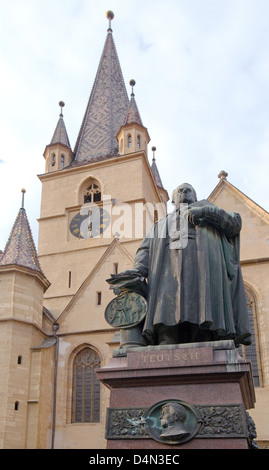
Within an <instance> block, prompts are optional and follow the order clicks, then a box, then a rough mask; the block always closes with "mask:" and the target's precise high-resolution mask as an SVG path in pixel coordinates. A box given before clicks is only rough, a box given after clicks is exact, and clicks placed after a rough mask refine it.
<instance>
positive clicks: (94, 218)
mask: <svg viewBox="0 0 269 470" xmlns="http://www.w3.org/2000/svg"><path fill="white" fill-rule="evenodd" d="M109 223H110V216H109V213H108V212H107V211H106V210H104V209H102V208H99V207H94V208H92V209H91V208H90V209H89V211H88V213H87V214H81V213H80V212H78V213H77V214H76V215H75V216H74V217H73V218H72V220H71V222H70V224H69V230H70V232H71V233H72V235H74V236H75V237H77V238H94V237H98V236H100V235H101V234H102V233H103V232H104V231H105V230H106V229H107V227H108V226H109Z"/></svg>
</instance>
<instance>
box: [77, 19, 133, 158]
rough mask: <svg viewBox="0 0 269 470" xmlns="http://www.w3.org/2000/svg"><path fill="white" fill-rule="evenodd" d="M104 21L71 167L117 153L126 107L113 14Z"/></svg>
mask: <svg viewBox="0 0 269 470" xmlns="http://www.w3.org/2000/svg"><path fill="white" fill-rule="evenodd" d="M107 18H108V20H109V28H108V30H107V37H106V41H105V45H104V49H103V53H102V56H101V60H100V63H99V67H98V70H97V74H96V78H95V81H94V85H93V88H92V91H91V95H90V98H89V101H88V105H87V108H86V112H85V115H84V119H83V122H82V125H81V128H80V132H79V135H78V138H77V142H76V145H75V149H74V154H75V159H74V162H73V163H74V164H75V163H79V164H83V163H86V162H90V161H91V160H92V159H95V158H97V157H108V156H113V155H115V154H117V153H118V143H117V139H116V134H117V132H118V130H119V129H120V127H121V126H122V124H123V122H124V118H125V116H126V113H127V110H128V106H129V99H128V95H127V91H126V88H125V83H124V80H123V75H122V71H121V67H120V62H119V59H118V55H117V51H116V47H115V43H114V39H113V35H112V29H111V20H112V19H113V18H114V14H113V12H111V11H109V12H107Z"/></svg>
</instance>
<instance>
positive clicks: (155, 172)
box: [151, 158, 163, 189]
mask: <svg viewBox="0 0 269 470" xmlns="http://www.w3.org/2000/svg"><path fill="white" fill-rule="evenodd" d="M151 171H152V174H153V178H154V180H155V183H156V185H157V186H158V188H162V189H163V184H162V180H161V177H160V173H159V170H158V168H157V165H156V161H155V158H153V159H152V164H151Z"/></svg>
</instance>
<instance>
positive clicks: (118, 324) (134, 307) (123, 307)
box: [105, 292, 147, 329]
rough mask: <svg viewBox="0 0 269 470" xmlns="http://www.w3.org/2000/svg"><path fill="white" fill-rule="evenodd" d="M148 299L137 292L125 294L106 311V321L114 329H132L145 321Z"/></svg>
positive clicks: (110, 304) (118, 297) (117, 298)
mask: <svg viewBox="0 0 269 470" xmlns="http://www.w3.org/2000/svg"><path fill="white" fill-rule="evenodd" d="M146 313H147V301H146V299H145V298H144V297H143V296H142V295H140V294H137V293H135V292H123V293H121V294H119V295H118V296H117V297H116V298H115V299H113V300H111V302H109V304H108V305H107V307H106V310H105V319H106V321H107V323H108V324H109V325H110V326H113V327H114V328H123V329H124V328H132V327H133V326H136V325H138V324H139V323H140V322H141V321H142V320H144V318H145V316H146Z"/></svg>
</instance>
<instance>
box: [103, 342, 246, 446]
mask: <svg viewBox="0 0 269 470" xmlns="http://www.w3.org/2000/svg"><path fill="white" fill-rule="evenodd" d="M98 378H99V380H100V381H101V382H102V383H103V384H105V385H106V386H107V387H108V388H110V390H111V395H110V406H109V408H108V410H107V423H106V439H107V448H108V449H168V450H169V449H178V448H181V449H248V447H249V445H248V441H249V432H248V426H247V414H246V410H247V409H250V408H253V407H254V403H255V392H254V386H253V380H252V374H251V365H250V363H249V362H247V361H245V360H244V359H242V358H241V357H240V355H239V354H238V352H237V349H236V348H235V347H234V343H233V341H218V342H208V343H190V344H181V345H173V346H147V347H139V348H133V349H128V350H124V349H122V350H121V349H120V350H117V351H115V352H114V357H113V358H112V359H111V360H110V362H109V363H108V365H107V366H106V367H104V368H102V369H99V371H98ZM171 403H172V405H173V404H175V403H177V405H179V409H181V410H182V413H181V414H180V413H179V415H180V416H179V418H178V417H177V419H179V421H180V426H181V431H180V433H178V432H177V433H175V432H174V431H173V433H172V437H167V431H168V429H174V427H172V428H171V427H169V426H168V425H167V422H168V421H169V420H168V421H167V419H166V418H167V416H166V415H165V416H164V414H163V413H164V412H163V411H162V410H163V406H164V405H167V404H170V405H171ZM168 408H169V407H168ZM170 408H171V407H170ZM172 408H173V406H172ZM166 409H167V407H166ZM164 419H166V423H164V421H163V420H164ZM169 419H170V418H169ZM179 421H178V422H179ZM173 426H175V423H174V425H173ZM170 434H171V433H170Z"/></svg>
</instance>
